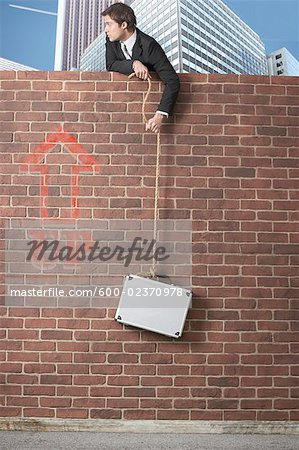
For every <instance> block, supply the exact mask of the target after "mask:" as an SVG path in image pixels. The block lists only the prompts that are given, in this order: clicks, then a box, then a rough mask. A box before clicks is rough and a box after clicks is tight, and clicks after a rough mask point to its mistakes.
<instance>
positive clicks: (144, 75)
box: [133, 61, 151, 80]
mask: <svg viewBox="0 0 299 450" xmlns="http://www.w3.org/2000/svg"><path fill="white" fill-rule="evenodd" d="M133 70H134V72H135V75H136V77H138V78H141V79H142V80H147V79H148V78H151V76H150V74H149V72H148V68H147V67H146V66H145V65H144V64H142V62H140V61H134V62H133Z"/></svg>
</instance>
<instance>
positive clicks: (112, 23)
mask: <svg viewBox="0 0 299 450" xmlns="http://www.w3.org/2000/svg"><path fill="white" fill-rule="evenodd" d="M101 15H102V16H103V17H104V21H105V32H106V33H107V36H108V38H109V39H110V41H125V40H126V39H128V38H129V37H130V36H131V35H132V34H133V33H134V31H135V28H136V17H135V14H134V11H133V9H132V8H130V6H128V5H125V4H124V3H114V5H111V6H109V8H107V9H105V11H103V12H102V13H101Z"/></svg>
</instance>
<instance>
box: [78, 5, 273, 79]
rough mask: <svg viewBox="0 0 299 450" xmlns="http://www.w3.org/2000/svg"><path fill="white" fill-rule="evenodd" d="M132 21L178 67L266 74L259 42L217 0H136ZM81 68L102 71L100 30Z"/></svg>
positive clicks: (183, 69)
mask: <svg viewBox="0 0 299 450" xmlns="http://www.w3.org/2000/svg"><path fill="white" fill-rule="evenodd" d="M131 6H132V8H133V9H134V11H135V14H136V17H137V26H138V27H139V28H140V29H141V30H142V31H144V32H145V33H147V34H149V35H151V36H153V37H154V38H155V39H156V40H157V41H158V42H159V43H160V44H161V45H162V47H163V48H164V50H165V52H166V54H167V56H168V58H169V60H170V61H171V63H172V65H173V66H174V68H175V70H176V71H177V72H199V73H246V74H251V75H258V74H268V66H267V59H266V51H265V46H264V44H263V42H262V41H261V39H260V37H259V36H258V34H257V33H255V32H254V31H253V30H252V29H251V28H250V27H249V26H248V25H247V24H246V23H245V22H243V21H242V20H241V19H240V18H239V17H238V16H237V15H236V14H235V13H234V12H233V11H232V10H231V9H230V8H229V7H228V6H227V5H226V4H225V3H224V2H223V1H222V0H176V1H174V0H152V1H151V2H148V1H147V0H135V1H134V2H133V3H132V4H131ZM80 69H81V70H86V71H104V70H105V69H106V68H105V33H102V34H101V35H100V36H99V37H98V38H97V39H96V40H95V41H94V42H93V43H92V44H91V45H90V46H89V47H88V48H87V49H86V50H85V52H84V54H83V56H82V58H81V63H80Z"/></svg>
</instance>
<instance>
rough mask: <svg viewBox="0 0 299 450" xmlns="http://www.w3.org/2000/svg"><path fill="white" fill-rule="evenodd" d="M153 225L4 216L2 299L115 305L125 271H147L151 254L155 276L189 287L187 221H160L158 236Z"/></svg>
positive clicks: (149, 222) (36, 304)
mask: <svg viewBox="0 0 299 450" xmlns="http://www.w3.org/2000/svg"><path fill="white" fill-rule="evenodd" d="M154 225H155V224H154V221H153V220H145V219H142V220H141V219H134V220H132V219H131V220H121V219H96V220H91V219H65V220H61V219H57V220H55V219H53V218H52V219H50V218H42V219H34V218H31V219H20V218H18V219H15V218H11V219H7V220H6V223H5V285H6V286H5V304H6V305H8V306H28V307H116V306H117V302H118V299H119V295H120V293H121V292H122V286H123V280H124V276H126V275H128V274H130V273H131V274H137V275H138V274H148V273H149V272H150V271H151V269H152V267H153V263H154V261H155V262H156V274H157V275H159V277H160V279H164V280H165V282H167V283H170V284H171V283H173V284H174V285H177V286H181V287H187V288H189V287H190V285H191V276H192V223H191V221H187V220H172V219H165V220H158V222H157V223H156V226H157V230H158V233H157V236H156V239H153V236H154ZM45 288H47V289H45ZM83 293H84V294H83ZM136 295H137V294H136Z"/></svg>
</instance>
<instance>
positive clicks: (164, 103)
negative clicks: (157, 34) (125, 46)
mask: <svg viewBox="0 0 299 450" xmlns="http://www.w3.org/2000/svg"><path fill="white" fill-rule="evenodd" d="M136 32H137V38H136V42H135V44H134V47H133V54H132V59H131V60H130V59H129V60H128V59H126V58H125V56H124V54H123V52H122V50H121V46H120V42H119V41H114V42H110V40H109V38H108V37H107V38H106V69H107V70H108V71H110V72H120V73H123V74H128V75H129V74H131V73H132V72H134V70H133V68H132V65H133V61H136V60H138V61H140V62H142V64H144V65H145V66H146V67H147V68H148V69H149V71H152V72H157V74H158V75H159V77H160V78H161V80H162V81H163V83H164V86H165V88H164V92H163V94H162V98H161V102H160V105H159V107H158V110H160V111H164V112H167V113H168V114H171V113H172V110H173V107H174V104H175V101H176V98H177V95H178V92H179V89H180V80H179V77H178V75H177V74H176V72H175V70H174V68H173V67H172V65H171V64H170V62H169V60H168V58H167V56H166V55H165V53H164V50H163V49H162V47H161V46H160V45H159V44H158V42H157V41H155V39H154V38H152V37H151V36H148V35H147V34H145V33H143V32H142V31H140V30H139V29H138V28H136Z"/></svg>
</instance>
